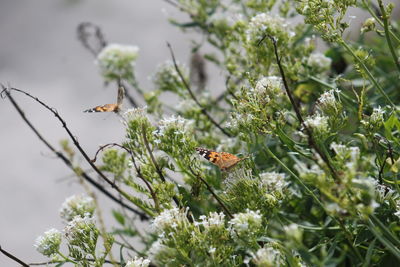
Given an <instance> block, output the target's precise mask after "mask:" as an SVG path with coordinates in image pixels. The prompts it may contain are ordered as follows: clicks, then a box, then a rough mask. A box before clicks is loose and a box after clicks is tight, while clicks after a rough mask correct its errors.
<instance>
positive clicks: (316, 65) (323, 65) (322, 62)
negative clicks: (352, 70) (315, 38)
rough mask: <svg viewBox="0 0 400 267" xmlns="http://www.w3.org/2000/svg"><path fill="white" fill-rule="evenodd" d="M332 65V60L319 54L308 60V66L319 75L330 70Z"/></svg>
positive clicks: (311, 56) (314, 54)
mask: <svg viewBox="0 0 400 267" xmlns="http://www.w3.org/2000/svg"><path fill="white" fill-rule="evenodd" d="M331 63H332V59H330V58H329V57H327V56H325V55H324V54H322V53H319V52H316V53H313V54H311V55H310V56H309V58H308V60H307V65H308V66H310V67H311V68H313V69H314V70H315V71H316V72H318V73H321V72H324V71H327V70H329V69H330V67H331Z"/></svg>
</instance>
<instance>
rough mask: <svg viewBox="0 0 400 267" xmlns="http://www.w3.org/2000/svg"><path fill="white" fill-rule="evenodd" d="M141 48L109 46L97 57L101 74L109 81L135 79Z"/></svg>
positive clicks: (118, 45)
mask: <svg viewBox="0 0 400 267" xmlns="http://www.w3.org/2000/svg"><path fill="white" fill-rule="evenodd" d="M138 52H139V48H138V47H137V46H132V45H120V44H109V45H107V46H106V47H104V48H103V50H102V51H101V52H100V53H99V54H98V56H97V63H98V65H99V67H100V71H101V74H102V75H103V76H104V77H105V78H106V79H109V80H112V79H116V78H123V79H124V78H125V79H130V78H132V77H133V69H134V66H135V61H136V59H137V57H138Z"/></svg>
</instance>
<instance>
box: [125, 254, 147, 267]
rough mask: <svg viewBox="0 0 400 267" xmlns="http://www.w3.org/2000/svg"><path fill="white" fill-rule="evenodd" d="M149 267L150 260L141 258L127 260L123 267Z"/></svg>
mask: <svg viewBox="0 0 400 267" xmlns="http://www.w3.org/2000/svg"><path fill="white" fill-rule="evenodd" d="M149 265H150V260H149V259H144V258H142V257H140V258H138V257H137V256H135V258H134V259H132V260H129V261H128V262H127V263H126V265H125V267H147V266H149Z"/></svg>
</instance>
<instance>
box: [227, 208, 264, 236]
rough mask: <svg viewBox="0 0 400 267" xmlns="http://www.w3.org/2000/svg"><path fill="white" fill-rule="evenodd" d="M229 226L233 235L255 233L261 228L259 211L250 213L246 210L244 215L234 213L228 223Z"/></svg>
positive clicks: (250, 211)
mask: <svg viewBox="0 0 400 267" xmlns="http://www.w3.org/2000/svg"><path fill="white" fill-rule="evenodd" d="M229 225H230V226H231V228H232V229H233V230H234V231H232V234H233V235H236V234H238V235H241V234H246V233H248V232H256V231H258V230H259V229H260V228H261V226H262V217H261V215H260V211H259V210H257V211H252V210H249V209H247V210H246V212H244V213H236V214H234V215H233V218H232V219H231V220H230V221H229Z"/></svg>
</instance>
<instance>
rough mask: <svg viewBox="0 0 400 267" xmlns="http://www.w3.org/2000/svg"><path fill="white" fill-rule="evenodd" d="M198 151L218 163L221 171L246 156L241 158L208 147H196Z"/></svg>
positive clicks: (207, 158) (215, 163)
mask: <svg viewBox="0 0 400 267" xmlns="http://www.w3.org/2000/svg"><path fill="white" fill-rule="evenodd" d="M196 151H197V153H199V155H200V156H202V157H204V158H205V159H206V160H208V161H210V162H211V163H213V164H214V165H217V166H218V167H219V168H220V169H221V171H227V170H229V169H230V168H232V167H234V166H235V165H236V164H238V163H239V162H240V161H242V160H244V159H246V158H239V157H237V156H235V155H233V154H230V153H227V152H216V151H213V150H210V149H207V148H201V147H196Z"/></svg>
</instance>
